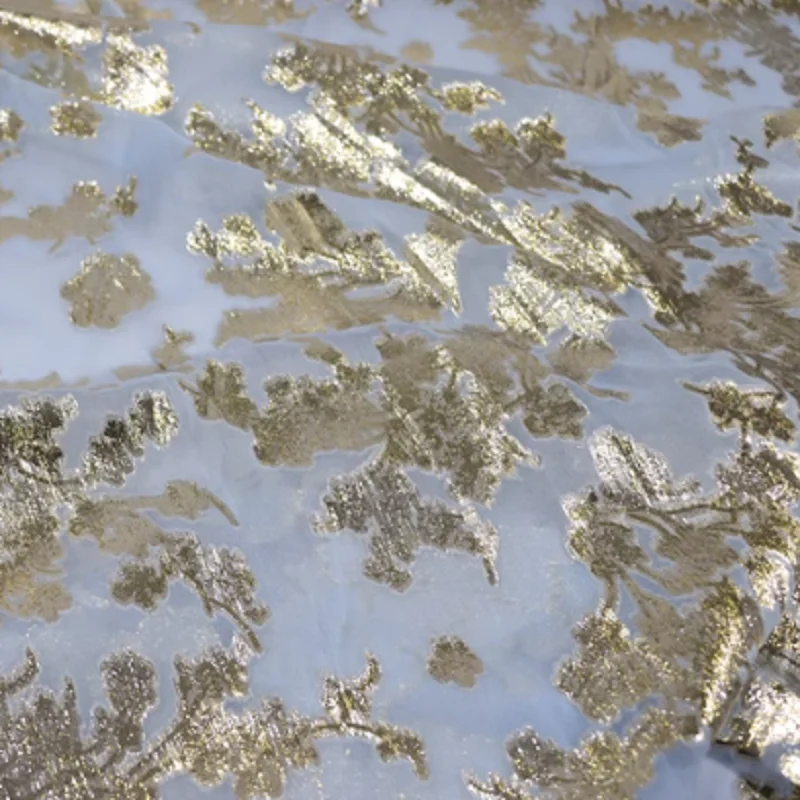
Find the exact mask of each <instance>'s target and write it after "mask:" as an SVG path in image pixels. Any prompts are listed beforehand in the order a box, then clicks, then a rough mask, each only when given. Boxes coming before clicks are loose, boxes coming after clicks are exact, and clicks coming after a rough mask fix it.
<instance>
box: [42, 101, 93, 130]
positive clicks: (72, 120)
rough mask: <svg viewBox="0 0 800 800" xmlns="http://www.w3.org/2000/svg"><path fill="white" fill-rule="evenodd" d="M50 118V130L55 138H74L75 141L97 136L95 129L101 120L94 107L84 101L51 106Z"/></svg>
mask: <svg viewBox="0 0 800 800" xmlns="http://www.w3.org/2000/svg"><path fill="white" fill-rule="evenodd" d="M50 117H51V119H52V124H51V126H50V130H51V131H52V132H53V133H54V134H55V135H56V136H74V137H75V138H76V139H91V138H94V137H95V136H97V128H98V126H99V125H100V122H101V121H102V119H103V117H102V116H101V115H100V114H99V113H98V112H97V110H96V109H95V107H94V106H93V105H92V104H91V103H89V102H87V101H85V100H81V101H76V102H67V103H60V104H59V105H57V106H53V107H52V108H51V109H50Z"/></svg>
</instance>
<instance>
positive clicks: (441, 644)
mask: <svg viewBox="0 0 800 800" xmlns="http://www.w3.org/2000/svg"><path fill="white" fill-rule="evenodd" d="M427 668H428V673H429V674H430V676H431V677H432V678H433V679H434V680H436V681H438V682H439V683H457V684H458V685H459V686H463V687H464V688H465V689H471V688H472V687H473V686H475V683H476V681H477V678H478V676H479V675H480V674H481V673H482V672H483V662H482V661H481V659H480V658H478V656H476V655H475V653H473V652H472V650H471V649H470V648H469V646H468V645H467V644H466V642H464V640H463V639H460V638H459V637H458V636H442V637H440V638H438V639H436V640H434V642H433V648H432V650H431V654H430V656H429V658H428V663H427Z"/></svg>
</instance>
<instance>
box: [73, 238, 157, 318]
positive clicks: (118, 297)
mask: <svg viewBox="0 0 800 800" xmlns="http://www.w3.org/2000/svg"><path fill="white" fill-rule="evenodd" d="M61 296H62V297H63V298H64V299H65V300H68V301H69V302H70V303H72V310H71V312H70V316H71V318H72V321H73V322H74V323H75V324H76V325H79V326H80V327H89V326H97V327H99V328H114V327H116V326H117V325H119V323H120V322H121V321H122V318H123V317H124V316H125V315H126V314H130V313H131V312H132V311H138V310H139V309H142V308H144V307H145V306H146V305H147V304H148V303H149V302H151V301H152V300H153V299H155V292H154V291H153V287H152V285H151V283H150V276H149V275H148V274H147V273H146V272H144V271H143V270H142V269H141V265H140V264H139V259H138V258H136V256H134V255H131V254H130V253H127V254H125V255H123V256H115V255H110V254H107V253H95V254H94V255H92V256H89V257H88V258H86V259H84V260H83V261H82V262H81V271H80V272H79V273H78V274H77V275H76V276H75V277H74V278H72V279H71V280H69V281H68V282H67V283H65V284H64V286H63V287H62V288H61Z"/></svg>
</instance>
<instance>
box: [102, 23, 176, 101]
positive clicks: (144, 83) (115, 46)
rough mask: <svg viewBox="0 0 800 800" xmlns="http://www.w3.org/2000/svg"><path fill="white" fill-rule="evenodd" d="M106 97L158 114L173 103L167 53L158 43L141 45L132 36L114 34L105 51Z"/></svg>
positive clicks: (104, 98)
mask: <svg viewBox="0 0 800 800" xmlns="http://www.w3.org/2000/svg"><path fill="white" fill-rule="evenodd" d="M103 67H104V75H103V91H102V97H103V101H104V102H106V103H108V105H111V106H114V107H115V108H121V109H124V110H126V111H136V112H137V113H139V114H149V115H159V114H163V113H165V112H166V111H169V109H170V108H171V107H172V102H173V91H174V90H173V87H172V85H171V84H170V83H169V80H168V68H167V54H166V51H165V50H164V49H163V48H162V47H159V46H158V45H150V46H145V47H142V46H139V45H137V44H136V43H134V41H133V40H132V39H131V38H130V37H129V36H125V35H121V34H112V35H110V36H109V37H108V39H107V45H106V50H105V52H104V54H103Z"/></svg>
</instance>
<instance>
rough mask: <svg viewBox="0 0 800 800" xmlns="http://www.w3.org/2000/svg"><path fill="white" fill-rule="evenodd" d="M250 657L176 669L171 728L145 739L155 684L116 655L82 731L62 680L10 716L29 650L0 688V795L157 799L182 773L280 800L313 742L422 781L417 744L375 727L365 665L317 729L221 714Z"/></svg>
mask: <svg viewBox="0 0 800 800" xmlns="http://www.w3.org/2000/svg"><path fill="white" fill-rule="evenodd" d="M250 657H251V651H250V650H249V649H248V648H247V646H246V645H244V644H243V643H241V642H234V644H233V646H232V647H231V648H230V649H228V650H225V649H222V648H219V647H216V648H212V649H210V650H208V651H206V652H205V653H204V654H202V655H201V656H199V657H198V658H195V659H192V660H189V659H181V658H179V659H176V661H175V681H174V685H175V693H176V695H177V709H176V711H175V717H174V720H173V721H172V722H171V723H170V724H169V725H168V726H167V727H166V728H165V729H164V730H163V731H162V732H161V733H159V734H158V735H156V736H154V737H152V739H151V738H150V737H147V736H146V735H145V720H146V718H147V717H148V715H149V714H150V713H151V711H152V710H153V708H154V707H155V706H156V705H157V703H158V680H157V674H156V670H155V667H154V665H153V664H152V662H150V661H149V660H148V659H147V658H144V657H143V656H141V655H138V654H137V653H135V652H134V651H132V650H122V651H120V652H117V653H114V654H112V655H110V656H109V657H108V658H106V659H105V660H104V661H103V663H102V664H101V665H100V673H101V676H102V680H103V686H104V689H105V694H106V697H107V701H106V704H105V705H100V706H98V707H97V708H95V709H94V714H93V719H92V722H91V725H90V726H85V725H84V724H83V720H82V719H81V714H80V711H79V707H78V698H77V693H76V689H75V685H74V684H73V683H72V682H71V681H67V683H66V684H65V686H64V688H63V689H62V690H61V692H60V693H55V692H51V691H47V690H41V689H40V690H37V691H36V695H35V698H34V700H33V702H31V703H30V705H26V706H23V707H22V708H21V709H20V708H18V707H15V706H16V705H17V704H16V702H15V696H16V695H18V694H20V693H21V692H23V691H25V690H27V689H28V688H29V687H30V686H31V685H32V684H33V683H34V681H35V680H36V677H37V673H38V670H39V664H38V660H37V658H36V656H35V654H34V653H33V652H32V651H30V650H29V651H28V654H27V658H26V661H25V663H24V664H23V666H22V667H21V668H19V669H18V670H17V671H16V672H15V673H13V674H11V675H10V676H8V677H6V678H5V679H4V681H3V684H2V698H1V699H0V702H2V704H3V714H2V722H0V725H2V730H3V741H4V747H3V751H2V756H0V768H1V769H2V772H3V775H2V777H0V787H1V788H2V789H3V791H5V792H6V793H7V794H8V796H10V797H15V798H20V800H23V799H25V800H32V798H53V799H55V798H56V797H58V798H63V799H64V800H73V799H74V800H78V799H79V798H80V800H95V798H97V800H99V798H101V797H107V798H114V800H139V798H157V797H160V793H159V791H158V788H157V786H158V784H159V782H160V781H162V780H163V779H164V778H166V777H168V776H170V775H172V774H175V773H178V772H188V773H189V774H190V775H191V776H192V777H193V778H194V780H195V781H196V782H197V783H198V784H199V785H200V786H207V787H211V786H218V785H220V784H221V783H222V782H223V781H224V780H225V779H226V778H228V777H229V776H230V777H232V778H233V785H234V791H235V793H236V797H237V798H240V799H241V800H251V799H252V800H255V798H263V797H280V796H281V795H282V794H283V790H284V786H285V782H286V777H287V773H288V771H289V770H291V769H303V768H308V767H310V766H313V765H314V764H316V763H317V762H318V760H319V754H318V752H317V748H316V742H317V741H318V740H320V739H324V738H328V737H332V736H339V737H360V738H365V739H367V740H369V741H372V742H374V743H375V747H376V750H377V752H378V755H379V756H380V758H381V759H382V760H384V761H393V760H396V759H407V760H409V761H410V762H411V763H412V765H413V767H414V770H415V772H416V773H417V774H418V775H419V776H420V777H423V778H424V777H426V776H427V773H428V766H427V762H426V759H425V751H424V748H423V745H422V741H421V740H420V738H419V737H418V736H417V735H416V734H414V733H413V732H411V731H409V730H407V729H405V728H400V727H397V726H394V725H391V724H388V723H386V722H381V721H375V720H373V719H372V701H371V694H372V693H373V692H374V691H375V689H376V687H377V684H378V681H379V680H380V669H379V666H378V662H377V661H376V660H375V659H374V658H373V657H372V656H368V657H367V668H366V671H365V672H364V674H363V675H361V676H359V677H357V678H356V679H353V680H340V679H338V678H336V677H334V676H328V677H327V678H326V679H325V681H324V684H323V692H322V697H321V703H322V706H323V709H324V712H325V713H324V714H323V715H322V716H320V717H316V718H315V717H306V716H303V715H300V714H297V713H294V712H291V711H288V710H287V709H286V708H285V706H284V704H283V703H282V702H281V701H280V700H279V699H277V698H273V699H270V700H267V701H266V702H264V703H262V705H261V706H260V707H258V708H240V709H236V710H234V709H230V708H229V707H228V705H229V703H230V701H232V700H236V699H240V698H243V697H246V696H247V694H248V674H247V672H248V661H249V660H250Z"/></svg>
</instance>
